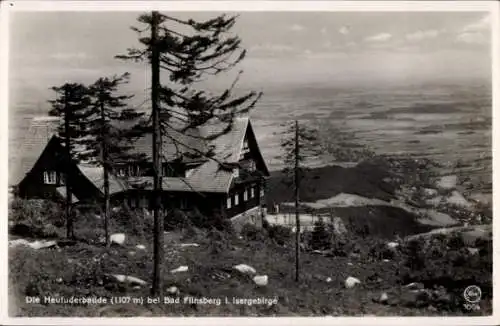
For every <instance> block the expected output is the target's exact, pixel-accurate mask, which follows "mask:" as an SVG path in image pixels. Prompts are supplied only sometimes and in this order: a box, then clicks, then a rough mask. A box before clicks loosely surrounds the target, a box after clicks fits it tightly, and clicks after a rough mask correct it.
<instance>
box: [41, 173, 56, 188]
mask: <svg viewBox="0 0 500 326" xmlns="http://www.w3.org/2000/svg"><path fill="white" fill-rule="evenodd" d="M43 182H44V183H45V184H48V185H54V184H56V183H57V172H56V171H45V172H43Z"/></svg>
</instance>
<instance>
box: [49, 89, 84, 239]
mask: <svg viewBox="0 0 500 326" xmlns="http://www.w3.org/2000/svg"><path fill="white" fill-rule="evenodd" d="M51 89H52V90H53V91H54V92H56V99H55V100H50V101H49V103H50V104H51V106H52V108H51V110H50V111H49V115H50V116H57V117H60V123H59V126H58V129H57V134H56V137H58V138H59V139H60V142H61V144H62V145H63V146H64V148H65V155H64V158H63V160H62V162H61V163H62V165H63V166H64V167H65V169H64V176H65V178H64V179H65V184H66V202H65V211H66V236H67V237H68V238H72V237H74V226H73V209H72V208H73V207H72V204H73V203H72V198H73V191H72V180H71V166H72V164H73V163H74V162H77V161H78V157H77V153H78V152H79V148H78V144H77V139H79V138H80V137H82V136H83V135H85V119H86V118H87V116H88V114H87V109H88V107H89V105H90V96H89V90H88V88H87V87H86V86H85V85H83V84H79V83H65V84H63V85H61V86H58V87H52V88H51Z"/></svg>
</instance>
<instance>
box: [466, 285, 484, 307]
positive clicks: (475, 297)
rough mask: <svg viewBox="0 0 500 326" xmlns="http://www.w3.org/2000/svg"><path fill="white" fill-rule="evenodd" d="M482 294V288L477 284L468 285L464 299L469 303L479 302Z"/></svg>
mask: <svg viewBox="0 0 500 326" xmlns="http://www.w3.org/2000/svg"><path fill="white" fill-rule="evenodd" d="M481 295H482V293H481V289H480V288H479V286H476V285H471V286H468V287H467V288H465V290H464V299H465V300H466V301H467V302H468V303H478V302H479V301H481Z"/></svg>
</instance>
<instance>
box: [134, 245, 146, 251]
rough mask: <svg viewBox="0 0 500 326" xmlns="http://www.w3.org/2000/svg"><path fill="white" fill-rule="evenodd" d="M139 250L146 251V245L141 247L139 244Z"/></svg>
mask: <svg viewBox="0 0 500 326" xmlns="http://www.w3.org/2000/svg"><path fill="white" fill-rule="evenodd" d="M135 247H136V248H137V249H139V250H146V246H145V245H141V244H138V245H137V246H135Z"/></svg>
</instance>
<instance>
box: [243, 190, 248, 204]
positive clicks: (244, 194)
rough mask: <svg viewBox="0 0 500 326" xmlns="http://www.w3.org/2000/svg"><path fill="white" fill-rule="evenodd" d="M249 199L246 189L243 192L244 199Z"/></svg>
mask: <svg viewBox="0 0 500 326" xmlns="http://www.w3.org/2000/svg"><path fill="white" fill-rule="evenodd" d="M247 200H248V190H247V189H245V192H244V193H243V201H247Z"/></svg>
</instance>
